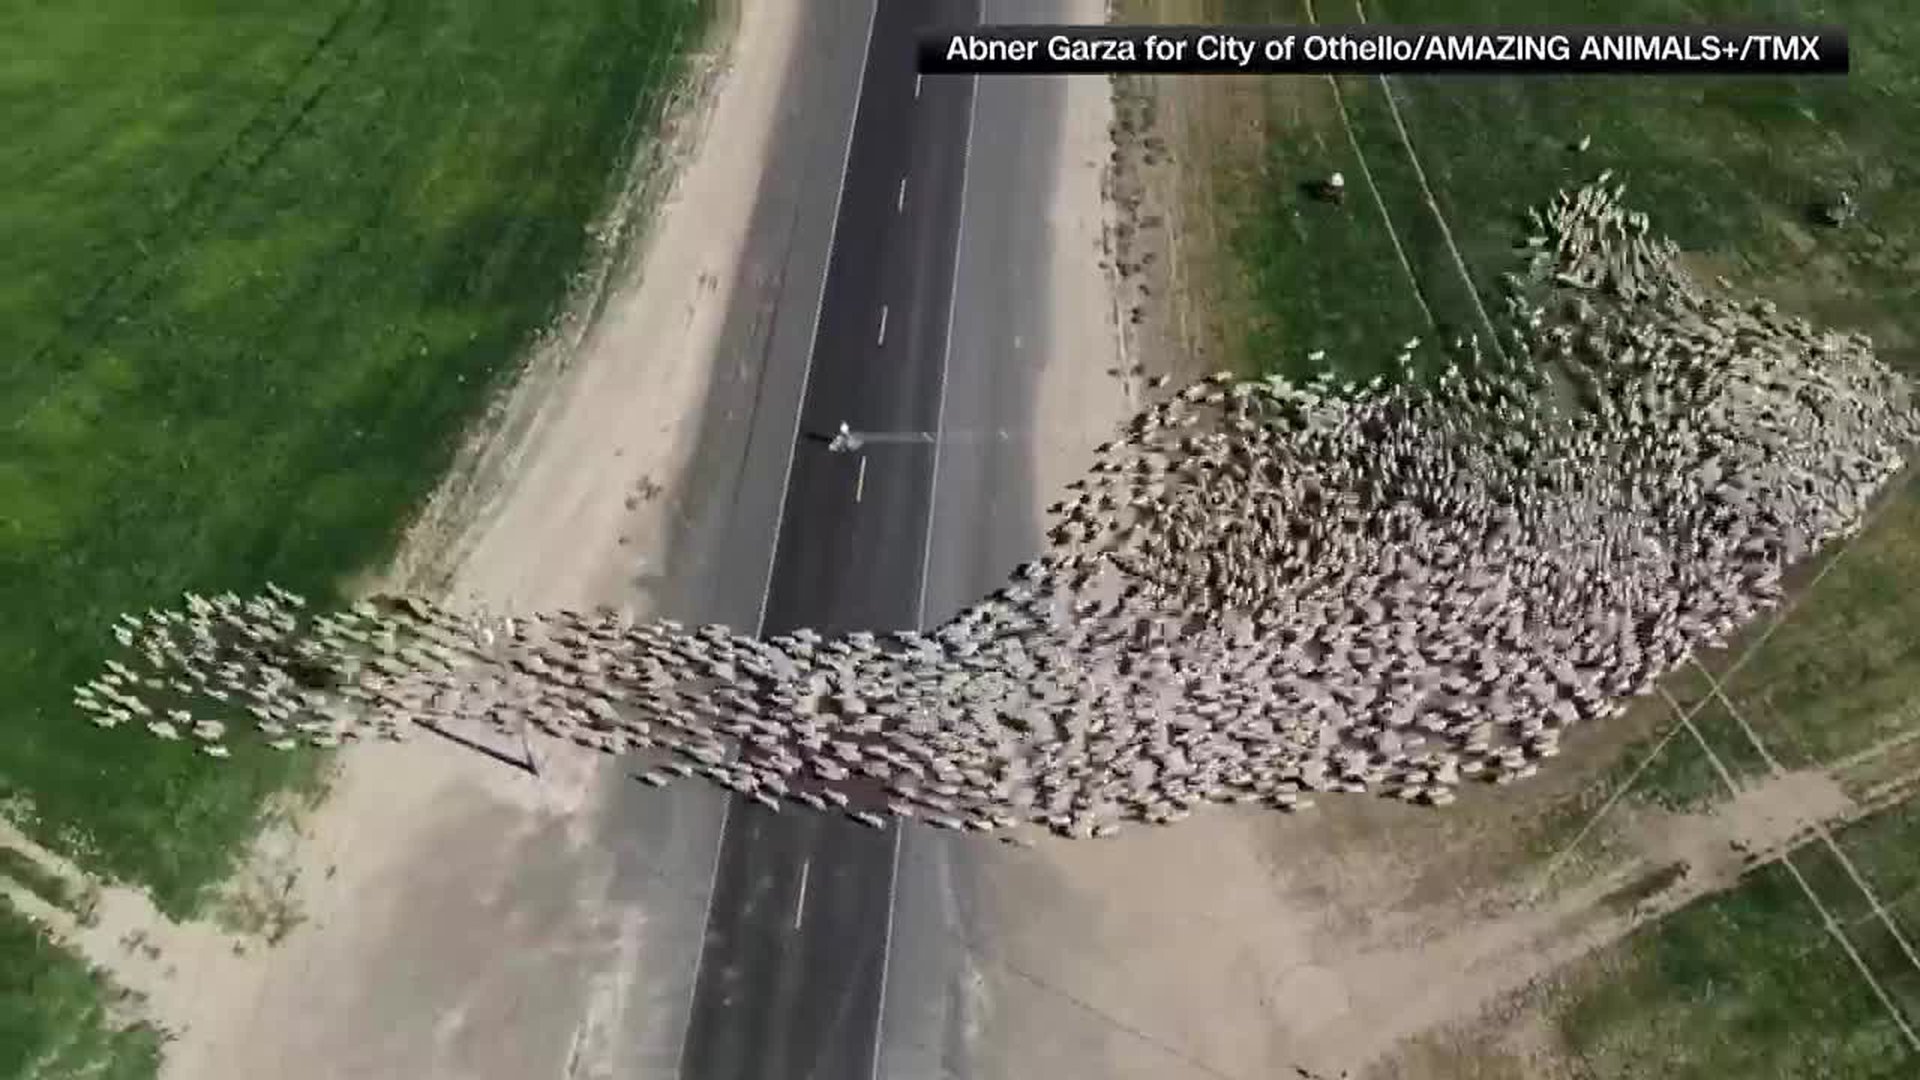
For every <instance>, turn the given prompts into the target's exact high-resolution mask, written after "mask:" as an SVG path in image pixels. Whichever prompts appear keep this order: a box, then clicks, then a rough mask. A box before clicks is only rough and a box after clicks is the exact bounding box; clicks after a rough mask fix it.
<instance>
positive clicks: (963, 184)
mask: <svg viewBox="0 0 1920 1080" xmlns="http://www.w3.org/2000/svg"><path fill="white" fill-rule="evenodd" d="M975 10H976V12H977V15H976V19H975V21H977V22H981V23H984V22H986V14H987V3H986V0H980V6H979V7H978V8H977V9H975ZM979 105H980V76H978V75H975V76H973V79H972V85H971V86H970V87H969V89H968V96H967V133H966V135H965V137H964V141H963V142H962V143H961V149H960V219H959V221H958V223H957V225H958V236H956V237H955V239H954V242H953V281H952V283H951V285H950V286H949V288H950V290H951V291H950V292H949V294H948V296H947V339H946V341H944V342H942V343H941V346H940V390H939V394H940V404H939V406H938V408H937V410H936V412H935V417H934V424H933V472H932V474H931V478H930V480H929V483H928V489H927V540H926V544H925V545H924V546H923V547H922V548H921V551H920V596H919V598H918V599H917V600H916V601H915V603H914V625H915V627H916V628H918V629H924V628H925V623H926V621H927V578H928V576H929V575H928V568H929V566H930V565H931V563H930V562H929V560H930V559H931V558H932V556H933V521H934V514H935V511H936V509H937V507H938V505H939V504H938V503H937V502H936V501H935V498H936V496H937V495H938V494H939V490H940V433H941V432H940V429H941V428H942V427H944V426H945V424H946V415H947V366H948V364H949V362H950V361H951V360H952V357H953V325H954V317H955V315H956V314H958V312H959V305H958V304H957V303H956V301H958V300H959V297H960V249H961V248H962V247H963V246H964V245H965V243H966V236H967V229H966V223H967V181H968V180H969V179H970V177H971V174H972V170H971V169H970V168H969V165H970V164H971V163H972V158H973V118H974V114H975V113H976V112H977V111H978V109H979ZM905 835H906V822H904V821H896V822H895V823H894V826H893V862H892V864H891V866H890V867H889V869H888V872H887V923H886V929H885V930H884V931H883V932H882V937H881V942H880V1001H879V1005H878V1007H877V1008H876V1009H875V1010H874V1017H873V1071H872V1073H871V1074H870V1076H869V1080H879V1077H880V1061H881V1056H882V1054H883V1053H884V1051H885V1049H886V1042H885V1036H886V1028H887V969H888V968H889V966H891V965H890V962H891V961H892V959H893V909H894V907H895V906H896V902H897V900H898V894H899V889H900V842H901V839H902V837H904V836H905Z"/></svg>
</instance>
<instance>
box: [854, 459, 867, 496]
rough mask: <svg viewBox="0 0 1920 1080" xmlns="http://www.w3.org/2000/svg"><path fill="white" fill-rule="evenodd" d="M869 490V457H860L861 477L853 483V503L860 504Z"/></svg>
mask: <svg viewBox="0 0 1920 1080" xmlns="http://www.w3.org/2000/svg"><path fill="white" fill-rule="evenodd" d="M866 490H867V455H865V454H861V455H860V476H859V478H858V479H856V480H854V482H853V501H854V502H859V501H860V496H861V495H863V494H865V493H866Z"/></svg>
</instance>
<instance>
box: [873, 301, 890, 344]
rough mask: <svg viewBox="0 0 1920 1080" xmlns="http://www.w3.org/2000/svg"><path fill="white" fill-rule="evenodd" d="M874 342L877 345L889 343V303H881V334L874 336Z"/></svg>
mask: <svg viewBox="0 0 1920 1080" xmlns="http://www.w3.org/2000/svg"><path fill="white" fill-rule="evenodd" d="M873 343H874V344H875V345H885V344H886V343H887V305H885V304H881V305H880V334H879V336H878V337H876V338H874V342H873Z"/></svg>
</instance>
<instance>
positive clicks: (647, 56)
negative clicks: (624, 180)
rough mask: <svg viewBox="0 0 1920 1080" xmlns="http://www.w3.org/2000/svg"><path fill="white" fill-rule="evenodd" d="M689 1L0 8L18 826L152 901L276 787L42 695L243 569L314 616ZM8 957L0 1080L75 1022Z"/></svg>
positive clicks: (1, 663) (202, 867) (516, 307)
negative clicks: (295, 598) (297, 595)
mask: <svg viewBox="0 0 1920 1080" xmlns="http://www.w3.org/2000/svg"><path fill="white" fill-rule="evenodd" d="M712 9H713V3H712V0H624V2H616V0H536V2H531V3H506V2H499V0H486V2H480V3H453V2H448V0H328V2H323V3H317V4H316V3H284V2H269V3H265V4H254V5H248V6H246V7H245V8H244V10H242V9H240V8H235V6H234V5H231V4H225V3H216V2H211V0H160V2H155V0H139V2H131V0H103V2H100V3H91V4H83V5H71V4H57V5H49V4H41V3H30V2H23V0H0V39H4V40H5V41H7V42H8V43H9V45H10V46H12V47H10V48H9V49H7V50H6V53H5V55H4V56H0V130H4V131H5V132H6V133H7V135H6V144H7V152H6V153H5V154H4V155H0V236H5V237H6V238H7V242H6V243H5V244H0V403H3V404H4V408H3V409H0V611H4V612H5V613H6V615H7V618H6V619H5V620H3V621H0V700H4V701H5V703H6V704H5V707H4V712H3V713H0V722H4V724H5V733H6V738H5V739H4V740H0V806H5V807H7V808H8V809H9V813H10V815H11V816H13V817H15V818H17V819H19V821H20V824H21V825H22V826H23V827H24V828H26V829H27V830H28V831H29V832H31V833H33V834H34V835H35V836H36V837H37V838H39V839H41V840H43V841H45V842H47V843H49V844H51V845H52V846H55V847H58V848H60V849H62V850H65V851H67V852H69V853H71V854H73V855H74V856H75V857H76V858H77V859H78V860H79V861H80V862H81V863H82V864H83V865H85V866H86V867H87V868H89V869H90V870H92V871H95V872H97V873H100V874H103V875H106V876H109V877H111V878H115V879H120V880H127V881H132V882H137V883H141V884H145V885H147V886H150V887H151V890H152V893H153V895H154V898H155V899H156V901H157V902H158V903H159V904H160V906H161V908H162V909H163V910H165V911H167V912H169V913H171V914H176V915H177V914H182V913H186V912H189V911H191V910H193V909H194V908H195V906H196V904H198V903H199V902H200V901H202V900H203V899H204V898H205V895H206V892H207V890H208V887H209V886H210V885H212V884H213V883H215V882H217V881H218V880H219V879H220V878H221V877H222V876H223V875H224V873H225V872H226V871H227V870H228V869H229V867H230V865H231V860H232V858H233V856H234V854H235V853H236V852H237V851H238V850H239V847H240V845H241V843H242V841H244V840H245V839H246V838H247V837H248V836H249V835H251V833H252V831H253V830H254V828H255V825H256V819H257V815H258V811H259V810H260V808H261V807H262V805H263V801H264V800H265V799H266V798H267V797H268V796H269V795H270V794H271V793H273V792H275V791H277V790H282V789H285V788H287V787H288V786H289V785H297V784H300V783H303V782H305V781H307V780H310V779H311V778H312V775H313V767H312V765H313V763H312V761H311V759H309V758H303V757H300V756H289V757H279V756H273V755H267V754H252V755H248V754H236V756H235V760H233V761H230V762H227V763H225V764H224V765H223V766H214V767H210V766H209V762H208V761H207V760H206V759H204V758H201V757H198V756H196V755H195V754H193V753H192V751H191V750H190V749H188V748H183V747H177V746H169V745H165V744H156V743H154V742H152V741H151V740H147V739H141V738H132V737H127V736H126V735H125V733H124V732H119V733H106V732H101V731H99V730H97V729H95V728H93V727H92V726H91V725H89V724H87V723H86V722H84V720H83V719H81V717H80V716H79V715H77V714H76V713H75V711H74V710H73V709H72V708H71V707H70V706H69V704H68V702H67V698H68V693H69V689H70V687H71V686H72V685H73V684H74V683H75V682H76V681H78V680H81V679H84V678H86V677H89V676H90V675H91V674H93V672H94V671H95V670H96V669H97V666H98V664H99V662H100V660H101V658H102V656H103V655H104V653H105V648H104V647H105V646H106V645H109V644H111V641H110V639H107V638H106V637H105V634H106V626H107V624H108V623H109V621H110V620H111V619H112V618H113V617H114V615H116V614H117V613H119V612H121V611H126V610H140V609H145V608H147V607H150V606H155V605H160V606H170V605H171V604H172V603H173V602H174V601H175V600H176V599H177V597H178V596H179V594H180V592H181V591H182V590H186V589H195V590H200V591H207V592H219V591H222V590H225V589H229V588H232V589H235V590H238V591H241V592H246V591H248V590H251V589H254V588H257V587H258V586H259V585H260V584H261V583H262V582H264V581H266V580H275V581H279V582H281V583H283V584H285V585H287V586H289V587H292V588H295V589H298V590H301V591H304V592H307V593H308V594H310V595H312V596H314V597H316V598H318V599H322V600H324V599H325V598H327V597H329V596H330V595H333V594H334V593H335V592H336V590H337V589H339V588H340V587H341V585H342V584H343V583H344V582H345V581H347V580H348V579H349V578H350V577H351V575H353V574H354V573H356V572H358V571H360V570H362V569H365V568H369V567H371V566H374V565H377V564H378V563H379V561H380V560H381V559H382V558H383V557H384V556H385V555H386V554H387V553H388V552H389V551H390V550H391V549H392V546H393V544H394V543H395V541H396V539H397V536H398V532H399V529H400V527H401V526H402V525H403V523H404V521H405V519H406V517H407V515H408V513H409V511H410V509H411V508H412V507H414V506H416V505H417V504H418V503H419V501H420V500H421V499H422V497H423V496H424V495H425V494H426V493H427V491H428V490H429V489H430V487H431V486H432V485H433V484H434V483H435V481H436V479H437V477H438V475H439V474H440V473H441V472H442V471H443V470H444V467H445V466H446V465H447V464H448V463H449V461H450V460H451V456H452V453H453V451H454V449H455V448H456V445H457V440H458V438H459V436H460V435H461V433H462V431H463V429H464V428H465V427H466V426H467V424H468V423H469V422H470V421H471V420H472V419H473V418H474V417H475V416H476V415H477V413H478V411H479V409H480V407H481V406H482V405H483V404H484V402H485V401H486V400H487V399H488V397H489V396H490V395H491V394H492V393H494V392H495V391H496V389H497V388H498V387H499V386H500V385H501V384H502V382H503V380H505V379H507V378H508V377H510V376H511V374H512V373H513V371H514V369H515V359H516V357H517V356H518V355H519V354H520V353H521V352H522V350H523V348H524V346H525V345H526V344H527V343H528V341H529V339H530V337H531V336H532V335H533V334H534V333H535V332H537V331H538V330H539V329H540V328H541V327H542V326H543V325H544V324H545V323H547V322H548V321H549V320H550V319H551V318H552V317H553V316H554V314H555V313H556V311H557V309H558V306H559V305H560V304H561V303H563V302H564V300H565V297H566V295H567V290H568V287H569V279H570V276H571V275H572V273H573V272H574V271H575V269H576V268H577V267H579V266H580V265H581V263H582V260H583V258H584V257H585V256H586V254H587V253H588V251H589V246H588V241H589V237H588V229H587V226H588V223H589V222H590V220H592V219H593V218H594V216H595V215H596V214H598V213H600V212H601V211H602V210H604V209H605V208H606V207H607V206H609V205H610V200H611V198H612V196H613V195H614V194H615V193H616V185H617V183H618V182H619V181H620V178H621V176H622V174H623V173H624V172H625V166H626V164H627V163H628V162H629V161H631V160H633V157H634V154H635V153H636V151H637V150H638V149H639V147H640V145H641V144H640V142H639V140H641V139H643V138H645V137H646V136H647V135H648V134H649V133H650V125H651V124H652V123H653V122H654V120H655V119H656V118H657V117H658V116H659V115H660V114H661V112H662V110H663V108H664V106H665V104H666V101H667V96H668V95H669V94H670V93H671V92H672V91H673V89H674V87H676V86H677V85H679V83H680V81H681V76H682V72H683V57H684V56H685V54H686V53H687V52H688V51H689V50H690V49H692V48H694V47H695V46H696V45H697V44H699V42H700V39H701V36H702V34H703V33H704V31H705V29H706V27H707V25H708V22H709V19H710V18H711V16H712V13H713V12H712ZM30 937H31V935H30V934H28V933H26V932H24V931H23V930H22V928H21V927H19V926H16V925H14V923H13V922H12V921H11V916H8V915H4V914H0V1002H3V1003H4V1004H0V1028H4V1029H5V1030H4V1032H0V1046H5V1047H7V1050H6V1051H4V1052H0V1076H15V1075H20V1069H19V1066H20V1063H21V1061H23V1060H25V1059H24V1058H11V1057H7V1056H6V1055H7V1054H12V1053H14V1052H15V1048H16V1047H18V1048H21V1049H20V1050H19V1053H21V1054H27V1055H29V1056H31V1054H32V1052H33V1051H32V1050H31V1047H32V1046H33V1045H35V1044H34V1041H33V1039H32V1038H30V1037H29V1033H30V1032H33V1031H39V1032H41V1033H42V1034H47V1033H57V1032H60V1031H63V1030H66V1029H67V1028H66V1020H67V1019H70V1016H69V1014H73V1015H78V1014H77V1013H74V1009H76V1008H78V1006H74V1005H71V1004H61V1005H59V1007H58V1008H56V1009H53V1010H52V1011H47V1010H43V1009H41V1008H40V1005H39V1003H40V1002H42V1000H43V999H44V1000H46V1001H49V1002H51V1001H53V999H52V998H48V997H46V995H44V994H42V993H40V992H38V991H36V990H35V989H34V987H35V986H36V985H37V984H36V982H35V980H44V979H54V980H56V981H58V980H65V981H64V982H61V983H60V985H62V986H77V985H79V984H80V983H79V981H77V980H80V976H78V975H75V974H73V973H72V972H70V971H68V970H67V969H65V968H61V967H59V965H58V963H57V962H55V961H53V960H50V959H33V957H39V956H41V953H42V952H43V951H44V950H38V946H36V945H34V944H32V942H31V941H30V940H29V938H30ZM37 950H38V951H37ZM36 965H38V966H36ZM47 973H51V974H47ZM62 992H63V993H64V992H65V991H62ZM75 993H77V991H75ZM74 1000H78V999H77V998H75V999H74ZM48 1037H53V1036H52V1035H49V1036H48ZM41 1075H48V1074H46V1073H42V1074H41ZM58 1075H72V1074H71V1073H66V1072H62V1073H58ZM89 1075H91V1074H89Z"/></svg>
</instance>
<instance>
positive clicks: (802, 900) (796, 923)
mask: <svg viewBox="0 0 1920 1080" xmlns="http://www.w3.org/2000/svg"><path fill="white" fill-rule="evenodd" d="M860 463H861V464H862V465H865V464H866V459H865V458H862V459H861V461H860ZM812 869H813V860H812V859H808V860H807V861H806V862H803V863H801V864H800V893H799V895H797V896H796V897H794V900H793V928H794V929H795V930H798V929H800V920H801V919H803V918H805V917H806V914H807V872H808V871H809V870H812Z"/></svg>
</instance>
